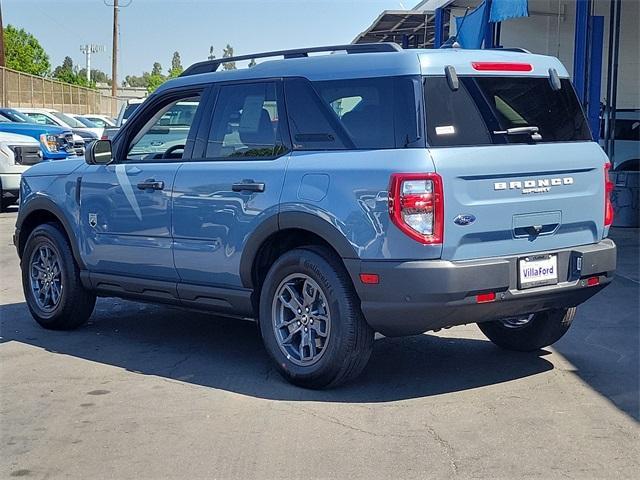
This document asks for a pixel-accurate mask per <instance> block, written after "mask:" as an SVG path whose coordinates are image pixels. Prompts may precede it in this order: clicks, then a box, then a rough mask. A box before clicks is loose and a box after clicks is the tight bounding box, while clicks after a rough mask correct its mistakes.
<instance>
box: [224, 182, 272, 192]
mask: <svg viewBox="0 0 640 480" xmlns="http://www.w3.org/2000/svg"><path fill="white" fill-rule="evenodd" d="M264 187H265V185H264V182H254V181H253V180H243V181H241V182H238V183H234V184H233V185H231V190H233V191H234V192H264Z"/></svg>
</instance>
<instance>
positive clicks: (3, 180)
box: [0, 132, 42, 212]
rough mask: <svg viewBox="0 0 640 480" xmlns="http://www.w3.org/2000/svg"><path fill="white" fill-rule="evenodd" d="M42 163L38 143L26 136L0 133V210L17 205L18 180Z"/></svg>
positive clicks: (18, 193)
mask: <svg viewBox="0 0 640 480" xmlns="http://www.w3.org/2000/svg"><path fill="white" fill-rule="evenodd" d="M40 161H42V152H41V151H40V143H39V142H38V141H37V140H36V139H34V138H32V137H28V136H26V135H16V134H15V133H5V132H0V199H1V200H0V210H1V211H3V212H4V210H5V209H6V208H7V207H8V206H9V205H13V204H14V203H17V201H18V198H19V195H20V178H21V176H22V174H23V173H24V172H25V171H26V170H27V169H28V168H29V167H31V166H32V165H35V164H36V163H40Z"/></svg>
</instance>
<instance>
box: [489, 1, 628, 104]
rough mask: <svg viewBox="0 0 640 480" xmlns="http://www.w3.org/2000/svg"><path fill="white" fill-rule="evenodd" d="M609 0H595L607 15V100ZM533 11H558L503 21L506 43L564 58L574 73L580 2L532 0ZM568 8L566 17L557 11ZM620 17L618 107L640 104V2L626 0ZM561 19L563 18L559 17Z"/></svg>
mask: <svg viewBox="0 0 640 480" xmlns="http://www.w3.org/2000/svg"><path fill="white" fill-rule="evenodd" d="M609 8H610V1H609V0H595V1H594V14H595V15H601V16H603V17H604V52H603V63H602V92H601V100H603V101H604V97H605V92H606V90H605V89H606V85H607V58H608V55H609V39H608V36H609ZM529 10H530V12H549V13H555V14H556V15H555V16H553V17H551V16H542V15H535V13H534V14H533V15H531V16H530V17H528V18H518V19H514V20H509V21H506V22H503V24H502V34H501V41H502V44H503V45H504V46H505V47H515V46H518V47H523V48H526V49H527V50H531V51H532V52H535V53H542V54H546V55H554V56H557V57H558V58H560V60H561V61H562V63H563V64H564V65H565V66H566V67H567V70H569V73H570V74H573V51H574V39H575V23H576V4H575V1H574V0H529ZM558 11H560V12H564V14H565V15H564V18H562V17H558V15H557V12H558ZM621 12H622V15H621V19H620V53H619V55H620V56H619V67H618V102H617V103H618V108H640V93H639V88H640V87H639V86H640V55H639V54H638V46H639V45H640V37H639V33H638V30H639V28H638V27H639V26H638V22H639V18H640V2H639V1H638V0H622V10H621ZM559 19H560V20H559Z"/></svg>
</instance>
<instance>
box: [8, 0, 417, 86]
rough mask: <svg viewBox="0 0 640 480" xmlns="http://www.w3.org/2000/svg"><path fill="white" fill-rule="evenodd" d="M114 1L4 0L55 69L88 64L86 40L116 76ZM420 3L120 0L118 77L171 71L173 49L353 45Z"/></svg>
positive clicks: (97, 61) (189, 52)
mask: <svg viewBox="0 0 640 480" xmlns="http://www.w3.org/2000/svg"><path fill="white" fill-rule="evenodd" d="M112 2H113V0H0V4H1V5H2V20H3V23H4V24H5V26H6V25H8V24H12V25H14V26H17V27H21V28H24V29H25V30H27V31H28V32H30V33H32V34H33V35H35V36H36V38H37V39H38V40H39V41H40V43H41V44H42V46H43V47H44V49H45V50H46V51H47V53H48V54H49V57H50V60H51V65H52V69H53V68H55V67H56V66H57V65H60V64H61V63H62V60H63V59H64V57H65V56H67V55H68V56H70V57H71V58H72V59H73V61H74V65H75V64H77V65H79V66H80V67H84V64H85V59H84V55H83V54H82V53H81V52H80V45H83V44H87V43H95V44H98V45H104V47H105V51H104V52H103V53H97V54H94V55H93V56H92V58H91V67H92V68H98V69H100V70H102V71H104V72H106V73H107V74H108V75H109V76H110V75H111V36H112V28H113V27H112V22H113V8H110V7H108V6H106V5H105V3H108V4H110V5H113V3H112ZM417 3H418V0H297V1H296V0H120V4H121V5H127V4H128V6H127V7H124V8H121V9H120V22H119V23H120V59H119V62H118V64H119V66H118V70H119V73H118V77H119V80H120V81H121V80H122V79H123V78H124V77H125V76H126V75H140V74H141V73H142V72H143V71H150V70H151V68H152V66H153V63H154V62H156V61H158V62H160V64H161V65H162V67H163V70H165V72H166V70H168V68H169V67H170V64H171V57H172V55H173V52H174V51H178V52H180V56H181V58H182V64H183V66H184V67H185V68H186V67H187V66H188V65H190V64H192V63H194V62H196V61H200V60H204V59H206V57H207V56H208V54H209V46H210V45H213V46H214V53H215V54H216V57H221V56H222V49H223V48H224V46H225V45H226V44H227V43H229V44H231V45H232V46H233V48H234V53H235V54H236V55H242V54H250V53H252V52H261V51H268V50H278V49H286V48H298V47H307V46H314V45H315V46H320V45H330V44H342V43H350V42H351V41H352V40H353V39H354V38H355V37H356V35H357V34H358V33H360V32H362V31H363V30H365V29H366V28H367V27H368V26H369V25H370V24H371V23H372V22H373V21H374V20H375V18H376V17H377V16H378V15H379V14H380V13H381V12H382V11H383V10H398V9H405V8H411V7H413V6H414V5H415V4H417Z"/></svg>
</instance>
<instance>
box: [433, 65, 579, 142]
mask: <svg viewBox="0 0 640 480" xmlns="http://www.w3.org/2000/svg"><path fill="white" fill-rule="evenodd" d="M425 102H426V106H427V138H428V140H429V144H430V145H433V146H466V145H493V144H505V143H531V142H532V141H533V136H532V133H533V131H534V130H535V129H536V128H537V132H538V133H539V134H540V137H541V138H536V139H535V141H536V142H538V143H540V142H543V143H544V142H571V141H588V140H591V133H590V131H589V126H588V124H587V120H586V118H585V116H584V113H583V111H582V107H581V106H580V103H579V102H578V98H577V97H576V94H575V92H574V89H573V86H572V85H571V82H570V81H569V80H568V79H563V80H561V88H560V90H557V91H554V90H553V88H551V84H550V83H549V79H548V78H546V77H460V87H459V89H458V90H456V91H453V90H451V88H449V85H448V83H447V80H446V78H445V77H444V76H442V77H427V78H426V79H425ZM510 129H520V130H512V131H509V130H510Z"/></svg>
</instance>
